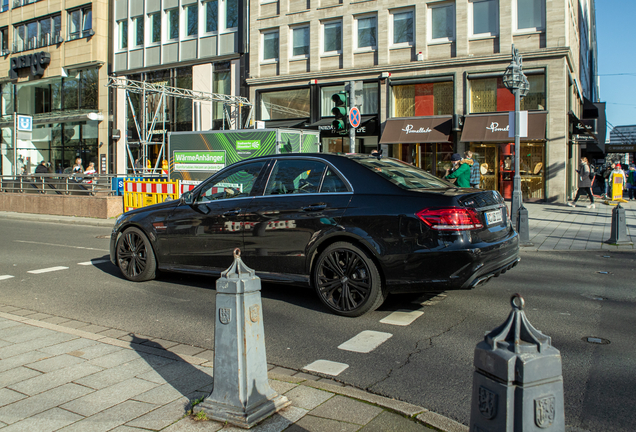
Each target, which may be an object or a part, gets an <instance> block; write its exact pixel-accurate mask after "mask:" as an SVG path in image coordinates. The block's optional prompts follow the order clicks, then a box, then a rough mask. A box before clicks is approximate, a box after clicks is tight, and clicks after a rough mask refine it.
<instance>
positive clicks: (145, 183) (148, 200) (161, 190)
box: [124, 179, 180, 211]
mask: <svg viewBox="0 0 636 432" xmlns="http://www.w3.org/2000/svg"><path fill="white" fill-rule="evenodd" d="M179 196H180V193H179V182H178V181H164V180H132V179H131V180H125V181H124V211H130V210H134V209H138V208H141V207H146V206H149V205H152V204H157V203H162V202H164V201H167V200H168V199H178V198H179Z"/></svg>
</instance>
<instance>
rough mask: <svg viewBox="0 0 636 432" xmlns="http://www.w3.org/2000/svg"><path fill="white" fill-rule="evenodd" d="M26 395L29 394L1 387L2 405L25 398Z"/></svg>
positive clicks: (0, 400) (0, 399)
mask: <svg viewBox="0 0 636 432" xmlns="http://www.w3.org/2000/svg"><path fill="white" fill-rule="evenodd" d="M25 397H27V396H26V395H23V394H22V393H18V392H15V391H13V390H9V389H8V388H0V407H3V406H5V405H9V404H11V403H13V402H15V401H19V400H21V399H24V398H25Z"/></svg>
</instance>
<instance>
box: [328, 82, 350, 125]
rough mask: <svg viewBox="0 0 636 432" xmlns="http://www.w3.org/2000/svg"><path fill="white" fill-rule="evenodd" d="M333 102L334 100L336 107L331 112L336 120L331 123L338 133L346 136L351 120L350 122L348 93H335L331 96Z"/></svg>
mask: <svg viewBox="0 0 636 432" xmlns="http://www.w3.org/2000/svg"><path fill="white" fill-rule="evenodd" d="M331 100H333V103H334V105H335V106H334V107H333V108H332V109H331V112H332V113H333V115H334V116H335V117H336V119H335V120H334V121H333V122H332V123H331V126H332V128H333V129H334V130H335V131H336V132H340V133H341V134H343V135H344V134H346V133H347V130H348V129H349V120H348V118H347V117H348V116H347V114H348V111H349V109H348V106H349V98H348V94H347V92H346V91H341V92H338V93H335V94H334V95H333V96H331Z"/></svg>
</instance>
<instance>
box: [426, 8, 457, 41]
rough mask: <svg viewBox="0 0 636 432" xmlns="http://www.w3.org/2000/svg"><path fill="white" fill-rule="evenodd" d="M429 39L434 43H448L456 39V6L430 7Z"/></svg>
mask: <svg viewBox="0 0 636 432" xmlns="http://www.w3.org/2000/svg"><path fill="white" fill-rule="evenodd" d="M428 11H429V13H428V18H429V22H428V23H429V38H430V40H431V41H432V42H448V41H452V40H454V39H455V4H454V3H442V4H432V5H429V9H428Z"/></svg>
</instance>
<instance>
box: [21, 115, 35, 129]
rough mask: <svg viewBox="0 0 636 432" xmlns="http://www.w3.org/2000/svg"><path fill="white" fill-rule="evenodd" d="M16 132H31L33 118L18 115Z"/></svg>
mask: <svg viewBox="0 0 636 432" xmlns="http://www.w3.org/2000/svg"><path fill="white" fill-rule="evenodd" d="M18 130H19V131H22V132H32V131H33V117H31V116H25V115H19V116H18Z"/></svg>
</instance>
